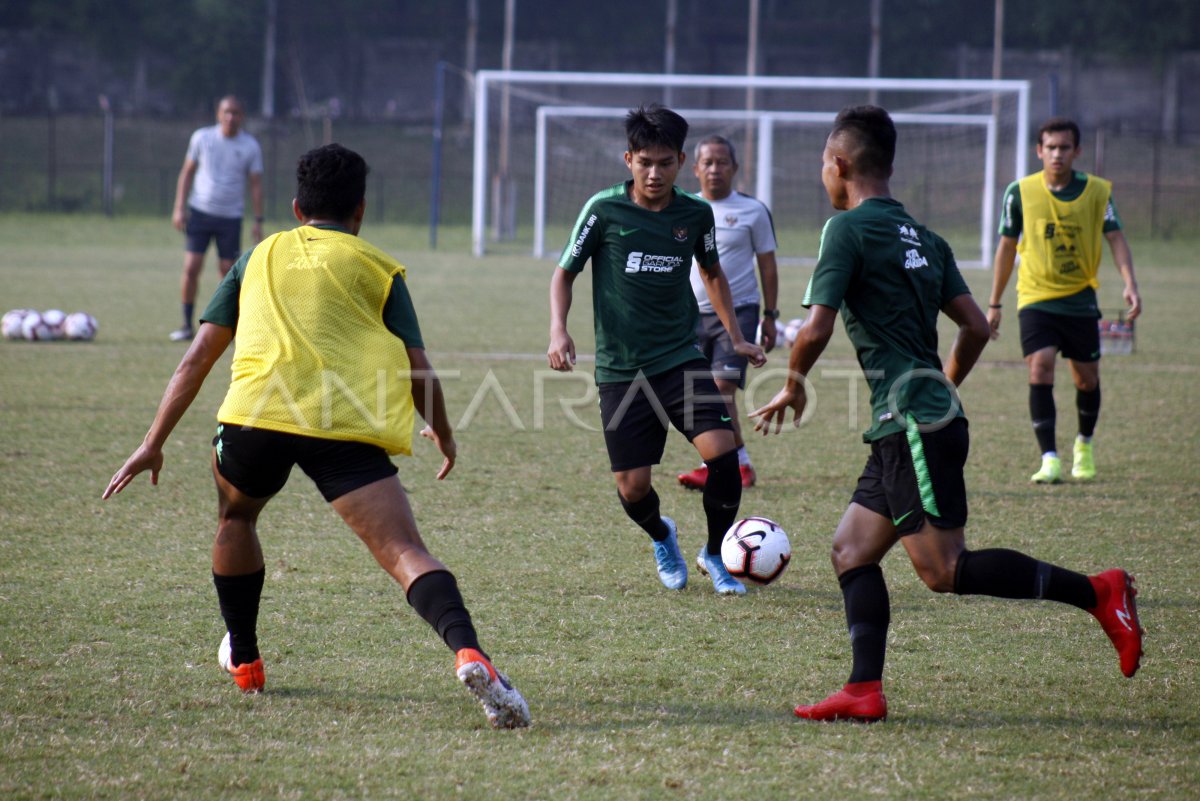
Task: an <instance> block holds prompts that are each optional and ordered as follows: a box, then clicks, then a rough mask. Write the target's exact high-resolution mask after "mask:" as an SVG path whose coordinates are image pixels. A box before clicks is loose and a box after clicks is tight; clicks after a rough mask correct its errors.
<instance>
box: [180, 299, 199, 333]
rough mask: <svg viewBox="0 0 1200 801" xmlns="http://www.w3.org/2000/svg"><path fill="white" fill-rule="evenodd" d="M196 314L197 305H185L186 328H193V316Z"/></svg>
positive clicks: (184, 319)
mask: <svg viewBox="0 0 1200 801" xmlns="http://www.w3.org/2000/svg"><path fill="white" fill-rule="evenodd" d="M195 313H196V304H195V303H185V304H183V325H184V327H185V328H191V327H192V316H193V315H194V314H195Z"/></svg>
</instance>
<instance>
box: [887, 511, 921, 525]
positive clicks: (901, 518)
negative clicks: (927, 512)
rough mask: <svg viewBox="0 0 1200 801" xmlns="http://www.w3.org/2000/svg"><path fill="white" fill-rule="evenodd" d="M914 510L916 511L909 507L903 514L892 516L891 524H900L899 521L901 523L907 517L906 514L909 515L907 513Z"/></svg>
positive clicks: (909, 513)
mask: <svg viewBox="0 0 1200 801" xmlns="http://www.w3.org/2000/svg"><path fill="white" fill-rule="evenodd" d="M914 511H916V510H915V509H909V510H908V511H907V512H905V513H904V514H902V515H900V516H899V517H893V518H892V525H893V526H898V525H900V524H901V523H903V522H904V521H905V520H906V519H907V518H908V516H909V515H911V514H912V513H913V512H914Z"/></svg>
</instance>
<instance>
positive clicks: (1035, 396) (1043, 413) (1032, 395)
mask: <svg viewBox="0 0 1200 801" xmlns="http://www.w3.org/2000/svg"><path fill="white" fill-rule="evenodd" d="M1057 417H1058V412H1057V410H1056V409H1055V408H1054V385H1053V384H1030V385H1029V419H1030V420H1032V421H1033V435H1034V436H1035V437H1037V443H1038V448H1039V449H1040V450H1041V452H1042V453H1047V452H1049V451H1057V450H1058V446H1057V445H1056V444H1055V442H1054V438H1055V432H1054V429H1055V425H1056V423H1057V422H1058V420H1057Z"/></svg>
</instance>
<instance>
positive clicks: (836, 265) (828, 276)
mask: <svg viewBox="0 0 1200 801" xmlns="http://www.w3.org/2000/svg"><path fill="white" fill-rule="evenodd" d="M861 260H862V253H861V249H860V248H859V247H858V245H857V242H856V237H855V235H854V231H853V230H852V227H851V226H849V225H846V224H844V222H843V221H842V217H841V215H839V216H836V217H830V218H829V219H828V220H827V221H826V222H825V227H824V228H823V229H822V230H821V247H820V251H819V252H818V255H817V266H816V269H814V270H813V274H812V278H810V279H809V281H808V289H806V290H805V292H804V301H803V304H802V305H803V306H804V308H806V309H807V308H811V307H812V306H828V307H830V308H831V309H840V308H841V307H842V300H843V299H844V298H845V297H846V290H847V289H849V287H850V281H851V279H852V278H853V277H854V272H855V270H856V269H857V268H858V265H859V263H860V262H861Z"/></svg>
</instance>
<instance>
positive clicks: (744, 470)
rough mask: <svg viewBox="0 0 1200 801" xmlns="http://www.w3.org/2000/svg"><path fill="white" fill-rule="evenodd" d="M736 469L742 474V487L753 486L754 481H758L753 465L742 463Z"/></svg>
mask: <svg viewBox="0 0 1200 801" xmlns="http://www.w3.org/2000/svg"><path fill="white" fill-rule="evenodd" d="M738 469H739V471H740V472H741V474H742V489H748V488H750V487H753V486H754V482H756V481H758V473H755V472H754V465H749V464H744V465H742V466H741V467H739V468H738Z"/></svg>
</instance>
